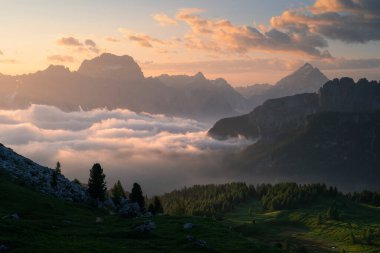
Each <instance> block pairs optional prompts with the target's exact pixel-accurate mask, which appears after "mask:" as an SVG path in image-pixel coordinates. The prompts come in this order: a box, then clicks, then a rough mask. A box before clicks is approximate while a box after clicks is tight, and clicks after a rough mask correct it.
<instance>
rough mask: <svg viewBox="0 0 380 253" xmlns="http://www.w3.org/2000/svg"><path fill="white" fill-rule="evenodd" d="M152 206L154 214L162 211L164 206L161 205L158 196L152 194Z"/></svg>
mask: <svg viewBox="0 0 380 253" xmlns="http://www.w3.org/2000/svg"><path fill="white" fill-rule="evenodd" d="M153 208H154V214H157V213H163V212H164V208H163V207H162V204H161V200H160V198H159V197H158V196H154V198H153Z"/></svg>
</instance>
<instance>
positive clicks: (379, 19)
mask: <svg viewBox="0 0 380 253" xmlns="http://www.w3.org/2000/svg"><path fill="white" fill-rule="evenodd" d="M271 25H272V26H273V27H275V28H277V29H287V30H293V31H297V32H306V33H311V34H315V35H319V36H324V37H326V38H329V39H333V40H340V41H343V42H347V43H366V42H368V41H375V40H380V29H379V27H380V2H379V1H376V0H317V1H316V2H315V3H314V5H312V6H310V7H307V8H303V9H299V10H288V11H285V12H283V13H282V14H281V15H280V16H278V17H273V18H272V19H271Z"/></svg>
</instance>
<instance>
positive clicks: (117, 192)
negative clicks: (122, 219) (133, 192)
mask: <svg viewBox="0 0 380 253" xmlns="http://www.w3.org/2000/svg"><path fill="white" fill-rule="evenodd" d="M111 194H112V200H113V202H114V203H115V204H117V205H120V201H121V199H122V198H126V195H125V191H124V188H123V186H122V185H121V183H120V180H117V182H116V183H115V184H114V186H113V187H112V189H111Z"/></svg>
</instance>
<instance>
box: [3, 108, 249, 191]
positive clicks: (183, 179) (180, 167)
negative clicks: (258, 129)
mask: <svg viewBox="0 0 380 253" xmlns="http://www.w3.org/2000/svg"><path fill="white" fill-rule="evenodd" d="M207 128H208V126H206V125H204V124H202V123H200V122H197V121H194V120H189V119H181V118H169V117H165V116H163V115H151V114H146V113H140V114H137V113H134V112H131V111H128V110H125V109H117V110H112V111H109V110H105V109H97V110H92V111H86V112H84V111H78V112H71V113H66V112H62V111H60V110H59V109H57V108H55V107H51V106H42V105H32V106H31V107H30V108H28V109H25V110H14V111H9V110H0V131H1V141H2V143H3V144H4V145H8V146H10V147H11V148H13V149H14V150H15V151H16V152H19V153H21V154H23V155H25V156H27V157H30V158H31V159H33V160H35V161H37V162H40V163H41V164H44V165H50V166H54V164H55V162H56V161H60V162H61V163H62V166H63V168H62V169H63V173H64V174H65V175H67V176H69V177H71V178H79V179H80V180H82V181H86V180H87V178H88V170H89V169H90V167H91V166H92V164H93V163H95V162H100V163H101V164H102V165H103V166H104V168H105V173H106V175H107V181H108V186H111V185H112V183H114V182H115V181H116V180H117V179H122V181H123V183H125V184H126V185H127V186H128V187H127V188H129V186H131V184H132V183H133V182H140V183H142V185H143V187H144V190H145V191H146V192H147V193H148V194H153V193H158V192H159V193H162V192H163V191H168V190H172V189H174V188H176V187H182V186H183V185H189V184H194V183H201V182H202V181H203V180H204V182H222V181H223V180H226V178H225V174H223V176H222V175H221V174H220V176H216V173H215V171H219V172H220V171H221V170H222V167H223V164H225V163H226V161H224V160H223V155H224V154H226V153H227V152H233V151H236V150H240V149H241V148H242V147H244V146H245V145H247V144H249V143H251V142H250V141H248V140H245V139H231V140H230V141H227V142H225V141H224V142H222V141H217V140H213V139H211V138H209V137H207V136H206V130H207ZM79 157H80V159H78V158H79ZM227 174H228V173H227Z"/></svg>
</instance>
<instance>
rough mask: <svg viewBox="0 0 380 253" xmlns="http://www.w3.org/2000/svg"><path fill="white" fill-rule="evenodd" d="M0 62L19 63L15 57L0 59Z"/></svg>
mask: <svg viewBox="0 0 380 253" xmlns="http://www.w3.org/2000/svg"><path fill="white" fill-rule="evenodd" d="M0 63H5V64H18V63H20V62H19V61H17V60H15V59H0Z"/></svg>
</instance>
